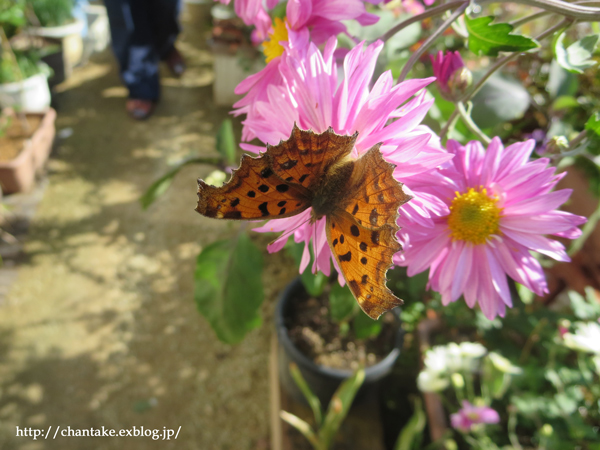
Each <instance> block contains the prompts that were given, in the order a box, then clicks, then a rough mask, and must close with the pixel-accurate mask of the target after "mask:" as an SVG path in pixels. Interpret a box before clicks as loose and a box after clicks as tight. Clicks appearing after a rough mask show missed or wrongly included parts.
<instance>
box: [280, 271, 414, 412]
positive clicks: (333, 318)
mask: <svg viewBox="0 0 600 450" xmlns="http://www.w3.org/2000/svg"><path fill="white" fill-rule="evenodd" d="M302 278H304V279H305V280H306V279H307V278H308V279H310V278H312V279H315V280H319V279H323V278H324V277H322V276H321V275H318V276H314V275H312V274H306V275H304V276H303V277H302ZM302 278H297V279H296V280H294V281H293V282H292V283H291V284H289V285H288V286H287V288H286V289H285V290H284V292H283V293H282V295H281V297H280V299H279V302H278V304H277V307H276V310H275V327H276V331H277V337H278V340H279V354H278V361H279V377H280V381H281V384H282V386H283V388H284V389H286V391H287V392H288V393H289V394H290V395H291V396H292V397H294V398H295V399H296V400H301V399H302V394H301V392H300V391H299V390H298V389H297V386H296V383H295V382H294V381H293V380H292V379H291V378H290V375H289V371H288V370H287V368H288V366H289V364H290V363H294V364H296V365H297V366H298V367H299V370H300V371H301V372H302V375H303V376H304V378H305V379H306V381H307V383H308V385H309V386H310V388H311V390H312V392H314V394H315V395H316V396H317V397H318V398H319V400H320V401H321V403H322V404H324V405H326V404H328V403H329V400H330V399H331V397H332V395H333V393H334V392H335V390H336V389H337V388H338V387H339V385H340V384H341V383H342V382H343V381H344V380H347V379H348V378H349V377H350V376H351V375H352V373H353V371H355V370H356V369H357V368H358V367H359V366H361V365H363V366H365V371H364V372H365V379H364V383H363V384H362V386H361V389H360V391H359V392H358V394H357V398H356V400H357V402H359V403H360V402H366V401H372V400H375V399H377V398H378V388H379V385H380V381H381V380H382V379H384V377H385V376H386V375H388V374H389V373H390V372H391V369H392V366H393V365H394V363H395V361H396V359H397V358H398V356H399V355H400V349H401V347H402V330H401V328H400V319H399V312H397V311H394V312H393V313H386V314H385V315H384V316H382V318H381V319H380V320H379V321H373V320H372V319H370V318H369V317H367V316H366V315H365V314H364V313H363V312H362V311H361V310H360V308H358V305H357V304H356V301H355V299H354V297H353V296H352V294H351V293H350V291H349V290H348V288H347V287H341V286H339V284H337V282H335V284H328V283H323V282H322V281H312V280H310V281H308V282H307V283H303V282H302ZM325 280H326V278H325ZM307 287H308V289H307ZM355 305H356V306H355Z"/></svg>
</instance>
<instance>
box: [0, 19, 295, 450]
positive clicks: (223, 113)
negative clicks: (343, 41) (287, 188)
mask: <svg viewBox="0 0 600 450" xmlns="http://www.w3.org/2000/svg"><path fill="white" fill-rule="evenodd" d="M184 23H185V27H184V33H183V35H182V38H181V47H180V49H181V50H182V53H183V54H184V55H185V57H186V58H187V60H188V64H189V70H188V72H187V73H186V74H185V75H184V77H183V78H182V79H180V80H177V79H174V78H170V77H168V76H167V75H166V74H165V77H163V98H162V102H161V104H160V106H159V108H158V110H157V112H156V115H155V116H154V117H152V118H151V119H150V120H149V121H147V122H142V123H136V122H132V121H131V120H130V119H128V118H127V117H126V115H125V112H124V100H125V96H126V91H125V90H124V89H123V88H122V86H121V84H120V82H119V79H118V75H117V72H116V68H115V66H114V63H113V60H112V57H111V55H110V54H109V53H105V54H102V55H100V56H99V57H97V58H94V60H93V61H91V62H90V63H89V64H87V65H86V66H84V67H82V68H80V69H78V70H77V71H76V74H75V76H74V77H73V78H72V79H71V80H69V82H68V84H65V85H62V86H60V89H59V93H58V96H57V107H58V112H59V118H58V120H57V128H58V130H59V132H62V133H61V135H62V136H68V135H69V134H70V131H72V134H71V135H70V136H68V137H64V138H63V139H62V140H61V141H60V142H59V145H58V147H57V149H56V152H55V154H54V156H53V158H52V160H51V161H50V166H49V171H50V174H49V184H48V187H47V189H46V191H45V194H44V197H43V200H42V202H41V203H40V204H39V206H38V210H37V212H36V215H35V218H34V220H33V222H32V224H31V227H30V230H29V237H28V239H27V242H26V244H25V259H24V261H23V263H22V264H21V265H20V266H19V267H18V270H17V272H18V276H17V280H16V281H15V282H14V284H13V285H12V286H11V289H10V291H9V292H8V294H7V296H6V298H5V301H4V304H3V305H2V306H1V307H0V448H2V449H22V450H32V449H61V450H69V449H81V448H94V449H122V448H127V449H146V448H161V449H169V448H178V449H203V450H205V449H206V450H209V449H236V450H243V449H262V448H267V446H268V435H269V424H268V417H269V416H268V413H269V411H268V408H269V403H268V392H269V391H268V342H269V337H270V333H271V327H270V326H269V325H270V323H269V317H270V314H271V310H272V306H273V301H274V299H275V297H276V295H277V292H278V291H279V290H280V289H281V288H282V287H283V285H284V284H285V283H286V282H287V281H288V280H289V279H290V278H291V277H292V276H293V271H294V269H293V268H292V266H291V265H289V264H285V263H284V256H282V255H271V256H269V257H268V258H266V270H265V275H264V277H265V280H267V281H268V283H266V294H267V300H268V301H267V302H265V307H264V313H265V314H264V316H265V322H266V323H265V325H263V327H262V328H261V329H259V330H256V331H254V332H252V333H250V334H249V336H248V337H247V339H245V340H244V342H242V343H241V344H240V345H237V346H235V347H231V346H227V345H224V344H221V343H220V342H218V341H217V340H216V338H215V336H214V334H213V332H212V331H211V329H210V328H209V326H208V324H207V323H206V321H205V320H204V319H203V318H202V317H201V316H200V315H199V314H198V313H197V312H196V310H195V306H194V304H193V299H192V287H193V282H192V274H193V268H194V261H195V257H196V255H197V253H198V252H199V250H200V249H201V248H202V246H204V245H206V244H208V243H210V242H212V241H213V240H215V239H217V238H219V237H223V236H226V235H227V234H228V233H231V232H232V231H234V228H232V225H224V224H222V223H220V222H216V221H211V220H210V219H206V218H203V217H200V216H199V215H198V214H196V213H195V212H194V210H193V209H194V207H195V202H196V178H197V177H202V176H206V175H207V174H208V173H209V172H210V171H211V168H209V167H200V166H193V167H188V168H186V169H184V170H182V172H181V173H180V174H179V175H178V176H177V177H176V179H175V181H174V183H173V185H172V186H171V188H170V189H169V191H168V192H167V193H166V194H165V195H164V196H163V197H161V198H160V199H159V200H158V201H157V202H156V203H155V204H154V205H153V206H152V207H151V208H150V209H149V210H148V211H145V212H144V211H142V209H141V207H140V206H139V201H138V199H139V196H140V195H141V194H142V193H143V192H144V190H145V189H146V188H147V187H148V186H149V185H150V184H151V183H152V181H153V180H155V179H156V178H158V177H159V176H160V175H161V174H163V173H164V172H165V171H166V170H167V169H168V163H169V162H170V161H175V160H178V159H181V158H182V157H185V156H187V155H189V154H190V153H196V154H198V153H200V154H202V155H213V154H214V133H215V131H216V129H217V128H218V126H219V125H220V123H221V121H222V120H223V119H224V118H225V117H227V114H228V109H227V108H218V107H215V106H214V105H213V104H212V87H211V83H212V80H213V73H212V59H211V55H210V53H209V52H208V51H207V48H206V45H205V41H206V36H205V34H204V33H205V31H204V30H206V27H203V26H201V25H198V24H192V23H190V22H189V21H188V22H187V23H186V22H185V17H184ZM262 241H265V242H268V238H264V239H262ZM262 241H261V242H262ZM263 247H264V246H263ZM17 426H18V427H20V428H23V427H33V428H39V429H44V430H47V429H48V427H52V432H54V430H55V429H56V427H57V426H60V427H62V428H64V427H67V426H70V427H71V428H73V429H77V428H90V427H94V428H98V427H102V426H104V427H106V428H114V429H117V430H118V429H126V428H131V427H133V426H136V427H138V428H139V427H141V426H143V427H144V428H146V429H160V430H161V431H162V430H163V428H164V427H166V428H171V429H178V428H179V427H180V426H181V431H180V434H179V437H178V440H177V441H169V442H166V441H153V440H151V439H150V438H139V437H138V438H134V437H122V438H107V437H95V438H91V437H88V438H85V437H80V438H77V437H71V438H67V437H60V436H59V437H57V438H56V440H52V439H49V440H40V439H38V440H35V441H34V440H32V438H29V437H18V436H16V435H15V434H16V427H17Z"/></svg>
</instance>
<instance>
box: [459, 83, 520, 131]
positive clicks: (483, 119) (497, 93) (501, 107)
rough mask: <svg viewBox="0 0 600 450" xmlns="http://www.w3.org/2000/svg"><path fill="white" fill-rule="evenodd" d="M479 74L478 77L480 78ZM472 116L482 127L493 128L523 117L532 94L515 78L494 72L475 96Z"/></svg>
mask: <svg viewBox="0 0 600 450" xmlns="http://www.w3.org/2000/svg"><path fill="white" fill-rule="evenodd" d="M479 77H480V74H477V76H476V78H479ZM472 102H473V110H472V111H471V117H472V118H473V121H474V122H475V123H476V124H477V125H478V126H479V127H480V128H491V127H494V126H496V125H500V124H503V123H505V122H508V121H511V120H515V119H520V118H521V117H523V115H524V114H525V112H526V111H527V109H528V108H529V104H530V103H531V96H530V95H529V92H528V91H527V89H525V88H524V87H523V84H522V83H521V82H520V81H518V80H516V79H515V78H513V77H511V76H508V75H503V74H500V73H497V72H496V73H494V74H493V75H492V76H491V77H490V78H489V79H488V80H487V81H486V82H485V84H484V85H483V86H482V87H481V89H480V90H479V92H477V94H475V96H474V97H473V100H472Z"/></svg>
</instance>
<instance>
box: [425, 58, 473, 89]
mask: <svg viewBox="0 0 600 450" xmlns="http://www.w3.org/2000/svg"><path fill="white" fill-rule="evenodd" d="M429 58H430V59H431V64H432V66H433V75H434V76H435V77H436V78H437V85H438V87H439V88H440V92H441V93H442V94H444V96H445V97H448V96H450V95H451V94H452V93H453V91H454V90H457V89H458V90H459V91H464V89H465V88H466V87H468V86H469V85H470V84H471V72H469V71H468V70H467V69H466V68H464V67H465V64H464V63H463V60H462V57H461V56H460V53H458V52H446V55H444V52H442V51H441V50H440V51H439V52H438V54H437V55H436V56H433V55H429ZM463 68H464V69H463ZM457 71H459V72H458V73H457ZM450 100H451V98H450Z"/></svg>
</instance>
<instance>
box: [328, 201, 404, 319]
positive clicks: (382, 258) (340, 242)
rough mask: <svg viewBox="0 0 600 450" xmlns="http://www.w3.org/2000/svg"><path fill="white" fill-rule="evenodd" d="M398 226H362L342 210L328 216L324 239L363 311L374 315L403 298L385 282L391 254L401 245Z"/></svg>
mask: <svg viewBox="0 0 600 450" xmlns="http://www.w3.org/2000/svg"><path fill="white" fill-rule="evenodd" d="M397 229H398V228H397V226H392V225H388V224H386V225H383V226H381V227H379V228H377V229H370V228H366V227H363V226H362V225H360V224H358V222H357V221H356V220H355V219H354V218H353V217H352V216H350V215H349V214H347V213H345V212H341V211H340V213H336V214H333V215H332V216H330V217H327V240H328V241H329V246H330V247H331V251H332V253H333V255H334V257H335V259H336V261H337V263H338V265H339V267H340V270H341V271H342V274H343V275H344V278H345V279H346V283H347V284H348V287H349V288H350V290H351V291H352V294H354V297H355V298H356V300H357V301H358V304H359V305H360V307H361V308H362V309H363V311H364V312H365V313H366V314H368V315H369V316H370V317H372V318H373V319H377V318H378V317H379V316H380V315H381V314H383V313H384V312H385V311H389V310H390V309H392V308H394V307H395V306H398V305H401V304H402V303H403V302H402V300H400V299H399V298H398V297H396V296H395V295H394V294H393V293H392V292H391V291H390V290H389V289H388V288H387V286H386V281H387V279H386V272H387V271H388V269H389V268H390V267H391V266H392V256H393V255H394V253H396V252H398V251H399V250H400V249H401V247H400V244H399V243H398V241H397V240H396V236H395V234H396V231H397Z"/></svg>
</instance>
